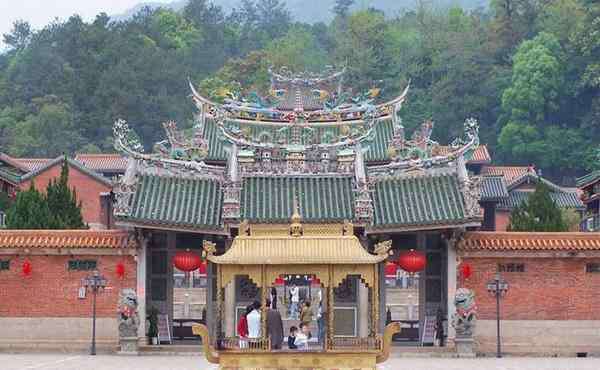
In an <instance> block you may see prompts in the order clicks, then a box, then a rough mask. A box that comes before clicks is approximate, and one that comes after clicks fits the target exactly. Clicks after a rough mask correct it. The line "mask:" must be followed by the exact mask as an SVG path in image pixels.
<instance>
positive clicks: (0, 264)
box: [0, 260, 10, 271]
mask: <svg viewBox="0 0 600 370" xmlns="http://www.w3.org/2000/svg"><path fill="white" fill-rule="evenodd" d="M2 270H10V260H0V271H2Z"/></svg>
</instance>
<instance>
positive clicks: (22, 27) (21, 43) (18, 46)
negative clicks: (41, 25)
mask: <svg viewBox="0 0 600 370" xmlns="http://www.w3.org/2000/svg"><path fill="white" fill-rule="evenodd" d="M31 35H32V32H31V26H30V25H29V23H28V22H25V21H22V20H18V21H15V22H14V23H13V28H12V30H11V31H10V33H5V34H4V43H5V44H6V45H8V46H10V47H11V48H13V49H14V50H17V51H20V50H23V49H25V47H27V45H28V44H29V41H30V40H31Z"/></svg>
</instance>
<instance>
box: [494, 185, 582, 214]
mask: <svg viewBox="0 0 600 370" xmlns="http://www.w3.org/2000/svg"><path fill="white" fill-rule="evenodd" d="M531 194H533V192H532V191H526V190H513V191H511V192H509V195H508V198H504V199H502V200H501V201H500V202H499V203H498V208H500V209H507V210H511V209H513V208H515V207H517V206H518V205H520V204H522V203H523V202H525V201H526V200H527V199H529V196H530V195H531ZM550 197H551V198H552V200H554V202H555V203H556V205H557V206H559V207H560V208H577V209H583V208H584V205H583V202H582V201H581V199H579V195H578V194H577V193H575V192H568V191H559V192H551V193H550Z"/></svg>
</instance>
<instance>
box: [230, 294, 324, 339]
mask: <svg viewBox="0 0 600 370" xmlns="http://www.w3.org/2000/svg"><path fill="white" fill-rule="evenodd" d="M298 290H299V289H298V287H297V286H295V285H293V286H292V287H291V288H290V295H291V299H290V306H289V313H290V317H289V318H290V319H292V320H299V324H298V326H291V327H290V329H289V335H288V338H287V345H288V348H289V349H298V350H307V349H308V348H309V345H308V344H309V341H310V339H311V338H312V333H311V331H310V325H311V323H312V321H313V320H314V313H313V309H312V308H311V302H310V301H309V300H306V301H304V302H302V305H301V308H300V307H299V306H300V295H299V292H298ZM271 296H273V298H275V299H276V297H277V295H276V293H275V294H273V293H272V292H271ZM265 303H266V330H267V333H266V334H267V337H268V338H270V340H271V348H272V349H281V348H282V344H283V341H284V333H283V321H282V319H281V314H280V313H279V311H278V310H277V309H276V302H274V301H272V300H271V299H269V298H267V300H266V302H265ZM316 316H317V325H318V339H319V341H321V340H322V338H324V335H325V313H324V312H323V309H322V301H321V300H319V307H318V310H317V315H316ZM237 334H238V336H239V338H240V341H239V343H240V348H248V347H250V348H252V347H253V346H255V345H257V343H258V339H260V338H261V334H262V333H261V304H260V302H258V301H255V302H254V303H252V304H251V305H249V306H248V307H246V312H245V314H243V315H242V317H241V318H240V320H239V321H238V325H237Z"/></svg>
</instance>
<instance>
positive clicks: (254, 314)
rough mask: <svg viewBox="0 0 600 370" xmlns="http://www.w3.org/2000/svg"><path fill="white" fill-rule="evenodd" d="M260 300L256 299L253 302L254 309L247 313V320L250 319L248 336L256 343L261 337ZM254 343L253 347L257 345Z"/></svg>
mask: <svg viewBox="0 0 600 370" xmlns="http://www.w3.org/2000/svg"><path fill="white" fill-rule="evenodd" d="M259 310H260V302H258V301H254V303H253V304H252V311H251V312H250V313H249V314H248V315H246V320H247V321H248V338H249V339H250V342H251V343H252V342H253V343H256V340H257V339H260V335H261V333H260V326H261V325H260V319H261V315H260V312H259ZM255 346H256V345H254V346H253V347H255Z"/></svg>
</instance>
